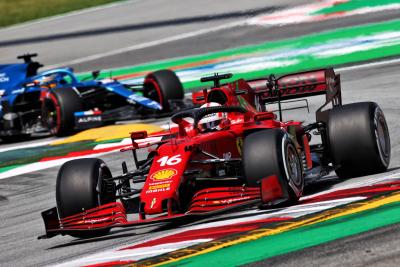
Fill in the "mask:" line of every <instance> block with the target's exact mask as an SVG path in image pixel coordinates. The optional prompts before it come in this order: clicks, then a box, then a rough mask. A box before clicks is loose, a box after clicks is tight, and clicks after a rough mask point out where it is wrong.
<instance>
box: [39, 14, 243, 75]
mask: <svg viewBox="0 0 400 267" xmlns="http://www.w3.org/2000/svg"><path fill="white" fill-rule="evenodd" d="M245 22H246V20H240V21H235V22H232V23H228V24H224V25H220V26H217V27H210V28H207V29H201V30H197V31H192V32H187V33H182V34H178V35H175V36H171V37H166V38H163V39H158V40H154V41H150V42H146V43H141V44H136V45H132V46H128V47H124V48H120V49H116V50H112V51H109V52H105V53H98V54H94V55H91V56H87V57H82V58H79V59H74V60H70V61H66V62H63V63H60V64H55V65H50V66H46V69H52V68H57V67H60V66H66V65H73V64H80V63H83V62H88V61H93V60H96V59H100V58H104V57H109V56H114V55H118V54H121V53H125V52H131V51H134V50H140V49H143V48H148V47H153V46H157V45H161V44H165V43H170V42H174V41H179V40H182V39H187V38H191V37H195V36H199V35H203V34H207V33H212V32H216V31H220V30H225V29H229V28H233V27H237V26H240V25H244V24H245Z"/></svg>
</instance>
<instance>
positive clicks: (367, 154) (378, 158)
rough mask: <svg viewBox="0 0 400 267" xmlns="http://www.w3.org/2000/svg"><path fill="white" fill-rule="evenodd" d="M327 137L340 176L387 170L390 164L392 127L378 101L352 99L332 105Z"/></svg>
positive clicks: (355, 175)
mask: <svg viewBox="0 0 400 267" xmlns="http://www.w3.org/2000/svg"><path fill="white" fill-rule="evenodd" d="M328 141H329V148H330V154H331V157H332V160H333V163H334V164H335V165H336V166H338V168H337V169H336V174H337V176H338V177H340V178H348V177H357V176H362V175H368V174H374V173H379V172H384V171H386V170H387V168H388V166H389V162H390V137H389V130H388V127H387V124H386V119H385V116H384V115H383V112H382V110H381V109H380V108H379V106H378V105H377V104H376V103H373V102H361V103H353V104H348V105H343V106H341V107H335V108H334V109H332V110H331V111H330V113H329V120H328Z"/></svg>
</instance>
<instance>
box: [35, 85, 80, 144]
mask: <svg viewBox="0 0 400 267" xmlns="http://www.w3.org/2000/svg"><path fill="white" fill-rule="evenodd" d="M81 110H82V99H81V98H80V96H79V95H78V93H77V92H76V91H75V90H73V89H72V88H56V89H54V90H52V91H50V93H49V95H48V97H47V98H46V99H45V100H44V103H43V107H42V114H43V120H44V124H45V125H46V126H47V127H48V129H49V132H50V133H51V134H54V135H57V136H66V135H69V134H71V133H73V131H74V127H75V117H74V113H75V112H76V111H81Z"/></svg>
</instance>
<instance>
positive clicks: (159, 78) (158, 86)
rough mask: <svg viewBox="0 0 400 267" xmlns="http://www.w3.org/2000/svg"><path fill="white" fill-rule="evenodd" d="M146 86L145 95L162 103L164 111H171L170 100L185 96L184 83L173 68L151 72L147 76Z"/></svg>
mask: <svg viewBox="0 0 400 267" xmlns="http://www.w3.org/2000/svg"><path fill="white" fill-rule="evenodd" d="M144 88H145V91H144V96H146V97H148V98H150V99H152V100H154V101H157V102H158V103H160V104H161V106H162V111H163V112H168V111H171V107H170V105H169V100H173V99H177V100H181V99H183V98H184V92H183V86H182V83H181V82H180V81H179V78H178V76H176V74H175V72H173V71H171V70H158V71H155V72H153V73H149V74H148V75H147V76H146V78H145V81H144Z"/></svg>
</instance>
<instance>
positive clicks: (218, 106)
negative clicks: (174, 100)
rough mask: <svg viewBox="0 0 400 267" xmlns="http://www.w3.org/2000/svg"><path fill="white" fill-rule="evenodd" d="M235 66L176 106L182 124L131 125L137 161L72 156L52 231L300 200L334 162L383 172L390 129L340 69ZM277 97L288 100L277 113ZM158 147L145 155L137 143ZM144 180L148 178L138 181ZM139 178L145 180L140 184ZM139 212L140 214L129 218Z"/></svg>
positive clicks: (49, 225) (77, 231)
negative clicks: (346, 93) (314, 103)
mask: <svg viewBox="0 0 400 267" xmlns="http://www.w3.org/2000/svg"><path fill="white" fill-rule="evenodd" d="M230 77H231V75H230V74H223V75H218V74H216V75H214V76H209V77H205V78H202V81H213V82H214V86H213V87H212V88H210V89H204V90H203V91H201V92H196V93H194V94H193V101H194V102H195V103H196V104H202V106H201V107H200V108H193V109H189V110H184V111H181V112H178V113H176V114H174V115H173V116H172V118H171V120H172V122H174V123H175V124H177V128H176V129H175V130H174V128H172V129H171V130H169V131H168V132H165V133H163V134H157V135H150V136H148V135H147V132H146V131H140V132H132V133H131V139H132V145H130V146H129V147H126V148H124V149H122V151H131V152H132V153H133V161H134V163H135V164H136V166H137V169H136V170H133V171H128V170H127V167H126V166H127V165H126V163H125V162H123V163H122V171H123V173H122V175H118V176H112V174H111V172H110V170H109V168H108V167H107V165H106V164H105V163H104V162H103V161H102V160H100V159H95V158H87V159H78V160H72V161H69V162H67V163H65V164H64V165H63V166H62V167H61V168H60V170H59V173H58V176H57V183H56V201H57V207H55V208H52V209H49V210H46V211H44V212H43V213H42V217H43V220H44V223H45V228H46V234H45V235H44V236H42V237H41V238H50V237H53V236H55V235H58V234H62V235H65V234H68V235H71V236H75V237H81V238H86V237H93V236H98V235H103V234H106V233H108V232H109V231H110V229H111V228H114V227H132V226H140V225H146V224H153V223H157V222H164V223H174V224H179V223H185V222H188V221H191V220H195V219H199V218H204V217H207V216H212V215H215V214H217V213H221V212H227V211H230V210H232V209H238V208H244V207H253V206H255V205H256V206H259V207H261V208H268V207H271V206H275V205H291V204H295V203H296V202H297V201H298V200H299V198H300V197H301V196H302V194H303V189H304V186H305V183H306V182H307V181H310V180H314V179H317V178H320V177H323V176H326V175H328V174H329V173H330V172H331V171H335V172H336V174H337V176H338V177H339V178H348V177H355V176H361V175H367V174H373V173H379V172H384V171H385V170H386V169H387V168H388V165H389V161H390V151H391V148H390V138H389V132H388V127H387V124H386V120H385V117H384V114H383V112H382V110H381V109H380V108H379V106H378V105H377V104H376V103H373V102H361V103H352V104H347V105H342V99H341V86H340V76H339V75H336V74H335V73H334V71H333V69H320V70H315V71H309V72H301V73H294V74H289V75H285V76H282V77H280V78H275V77H274V76H270V77H268V78H264V79H256V80H249V81H245V80H243V79H239V80H237V81H235V82H232V83H228V84H224V85H220V80H222V79H225V78H230ZM315 95H325V99H326V101H325V103H324V104H323V105H322V106H321V107H320V108H319V109H318V110H317V111H316V121H315V122H313V123H311V124H307V125H304V124H303V123H302V122H300V121H284V120H283V119H282V112H283V111H284V109H283V105H284V104H285V103H286V102H287V101H295V100H293V99H296V98H304V97H309V96H315ZM271 104H276V105H277V106H278V107H279V108H278V110H277V111H276V114H275V113H274V112H273V111H272V110H269V107H270V106H271ZM142 148H147V149H148V150H149V153H148V155H147V156H146V157H144V158H139V157H138V155H139V153H138V150H139V149H142ZM139 185H141V186H139ZM138 186H139V187H138ZM130 213H134V214H137V215H138V219H133V220H131V219H129V218H128V217H127V214H130Z"/></svg>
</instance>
